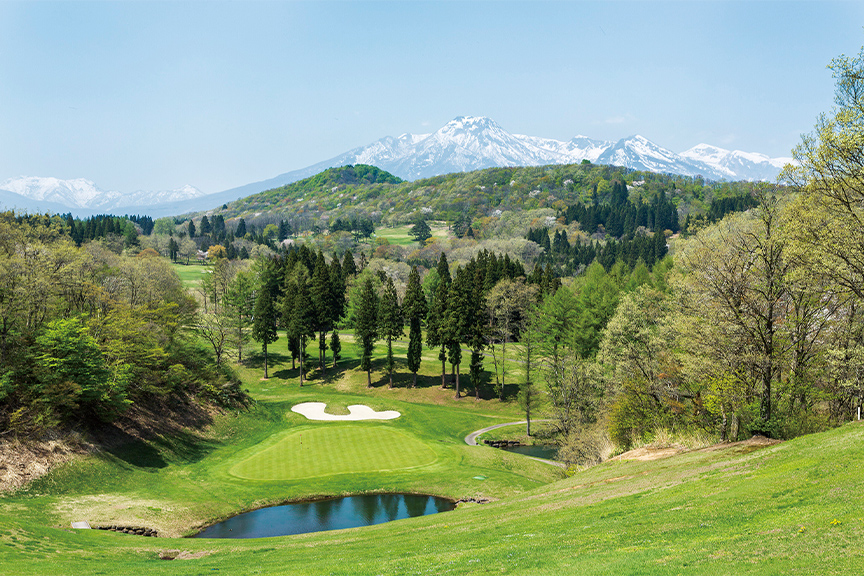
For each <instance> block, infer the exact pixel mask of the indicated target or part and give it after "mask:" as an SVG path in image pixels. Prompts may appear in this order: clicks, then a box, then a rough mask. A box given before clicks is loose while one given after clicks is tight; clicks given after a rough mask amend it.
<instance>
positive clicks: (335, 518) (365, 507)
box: [193, 494, 456, 538]
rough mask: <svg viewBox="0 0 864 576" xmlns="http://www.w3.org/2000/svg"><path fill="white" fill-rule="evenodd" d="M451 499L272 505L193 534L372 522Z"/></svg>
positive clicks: (236, 534) (444, 507)
mask: <svg viewBox="0 0 864 576" xmlns="http://www.w3.org/2000/svg"><path fill="white" fill-rule="evenodd" d="M454 508H456V504H455V503H454V502H452V501H451V500H445V499H444V498H438V497H436V496H424V495H419V494H364V495H360V496H346V497H344V498H331V499H328V500H317V501H314V502H296V503H294V504H285V505H282V506H271V507H269V508H260V509H258V510H252V511H251V512H246V513H245V514H239V515H237V516H234V517H232V518H229V519H227V520H225V521H223V522H219V523H218V524H214V525H213V526H210V527H208V528H205V529H204V530H202V531H201V532H199V533H198V534H195V535H194V536H193V538H268V537H270V536H287V535H289V534H305V533H307V532H321V531H323V530H340V529H342V528H355V527H357V526H370V525H372V524H381V523H383V522H391V521H393V520H401V519H402V518H413V517H415V516H425V515H427V514H436V513H438V512H446V511H449V510H453V509H454Z"/></svg>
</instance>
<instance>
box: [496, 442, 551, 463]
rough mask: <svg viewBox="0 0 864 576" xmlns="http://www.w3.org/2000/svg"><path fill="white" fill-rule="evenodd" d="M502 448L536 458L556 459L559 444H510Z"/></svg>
mask: <svg viewBox="0 0 864 576" xmlns="http://www.w3.org/2000/svg"><path fill="white" fill-rule="evenodd" d="M501 450H507V451H508V452H516V453H518V454H524V455H525V456H534V457H535V458H545V459H546V460H554V459H555V457H556V456H557V455H558V447H557V446H543V445H539V444H538V445H535V446H508V447H507V448H501Z"/></svg>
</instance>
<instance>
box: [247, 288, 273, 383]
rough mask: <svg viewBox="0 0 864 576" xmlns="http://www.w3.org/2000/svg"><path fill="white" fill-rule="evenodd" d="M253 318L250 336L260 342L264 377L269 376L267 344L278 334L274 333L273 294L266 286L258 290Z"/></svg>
mask: <svg viewBox="0 0 864 576" xmlns="http://www.w3.org/2000/svg"><path fill="white" fill-rule="evenodd" d="M253 318H254V320H253V322H252V337H253V338H254V339H255V340H257V341H258V342H260V343H261V347H262V349H263V351H264V378H269V377H270V376H269V374H268V373H267V345H268V344H272V343H273V342H275V341H276V340H278V339H279V335H278V334H277V333H276V306H274V304H273V296H272V295H271V294H270V290H268V289H267V287H266V286H263V287H262V289H261V290H258V297H257V298H256V299H255V315H254V316H253Z"/></svg>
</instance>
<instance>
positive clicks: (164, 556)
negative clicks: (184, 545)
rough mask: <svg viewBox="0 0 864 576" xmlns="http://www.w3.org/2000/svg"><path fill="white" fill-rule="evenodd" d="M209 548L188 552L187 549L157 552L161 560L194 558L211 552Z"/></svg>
mask: <svg viewBox="0 0 864 576" xmlns="http://www.w3.org/2000/svg"><path fill="white" fill-rule="evenodd" d="M211 553H212V552H211V551H210V550H202V551H200V552H189V551H188V550H162V551H161V552H159V558H160V559H161V560H196V559H198V558H203V557H204V556H207V555H208V554H211Z"/></svg>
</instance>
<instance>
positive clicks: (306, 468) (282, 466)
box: [230, 425, 436, 480]
mask: <svg viewBox="0 0 864 576" xmlns="http://www.w3.org/2000/svg"><path fill="white" fill-rule="evenodd" d="M435 459H436V456H435V453H434V452H433V451H432V450H431V449H430V448H428V447H427V446H426V445H425V444H423V443H422V442H420V441H419V440H417V439H415V438H412V437H410V436H407V435H405V434H402V433H401V432H397V431H395V430H390V429H387V428H384V427H368V426H332V425H331V426H328V427H323V428H314V429H311V430H308V429H307V430H304V431H303V432H295V433H294V434H290V435H288V436H286V437H285V438H283V439H282V440H280V441H278V442H277V443H276V444H274V445H272V446H270V447H268V448H265V449H264V450H262V451H261V452H259V453H257V454H255V455H254V456H251V457H249V458H247V459H246V460H243V461H242V462H239V463H238V464H236V465H235V466H234V467H233V468H231V470H230V474H231V475H232V476H236V477H238V478H244V479H247V480H291V479H296V478H309V477H313V476H327V475H331V474H346V473H351V472H374V471H378V470H399V469H402V468H413V467H415V466H423V465H426V464H431V463H432V462H434V461H435Z"/></svg>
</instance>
